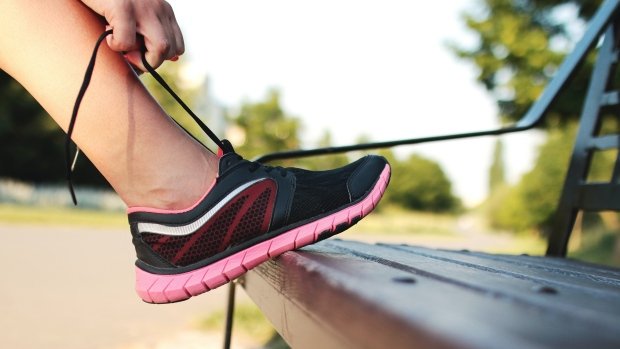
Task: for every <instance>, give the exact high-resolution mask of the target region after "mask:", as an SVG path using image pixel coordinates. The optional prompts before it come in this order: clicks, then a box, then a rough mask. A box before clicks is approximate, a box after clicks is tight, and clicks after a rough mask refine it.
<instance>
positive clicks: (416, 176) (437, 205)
mask: <svg viewBox="0 0 620 349" xmlns="http://www.w3.org/2000/svg"><path fill="white" fill-rule="evenodd" d="M385 155H388V157H387V158H388V160H391V163H392V178H391V180H390V182H391V184H390V187H391V190H388V191H387V196H386V198H385V199H386V201H387V202H391V203H393V204H396V205H399V206H402V207H404V208H407V209H412V210H419V211H431V212H449V211H455V210H456V209H458V208H460V201H459V200H458V199H457V198H456V197H455V196H454V195H453V194H452V184H451V183H450V180H449V179H448V177H447V176H446V175H445V173H444V172H443V170H442V169H441V167H440V166H439V164H438V163H436V162H434V161H432V160H430V159H426V158H424V157H422V156H420V155H417V154H413V155H411V156H410V157H409V158H407V159H406V160H404V161H397V160H396V159H395V158H394V157H393V156H390V154H385ZM389 158H391V159H389Z"/></svg>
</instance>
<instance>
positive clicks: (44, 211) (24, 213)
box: [0, 204, 127, 228]
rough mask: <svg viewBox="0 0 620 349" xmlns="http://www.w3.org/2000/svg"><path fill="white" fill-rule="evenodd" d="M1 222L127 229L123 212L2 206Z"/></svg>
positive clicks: (0, 212)
mask: <svg viewBox="0 0 620 349" xmlns="http://www.w3.org/2000/svg"><path fill="white" fill-rule="evenodd" d="M0 222H1V223H3V224H16V225H54V226H89V227H102V228H103V227H106V228H107V227H114V228H116V227H118V228H125V227H127V216H126V215H125V213H123V212H116V211H102V210H92V209H80V208H68V207H46V206H23V205H16V204H0Z"/></svg>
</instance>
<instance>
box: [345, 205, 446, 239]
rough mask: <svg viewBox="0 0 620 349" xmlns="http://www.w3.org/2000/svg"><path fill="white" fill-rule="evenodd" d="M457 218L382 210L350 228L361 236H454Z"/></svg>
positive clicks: (388, 208)
mask: <svg viewBox="0 0 620 349" xmlns="http://www.w3.org/2000/svg"><path fill="white" fill-rule="evenodd" d="M456 221H457V216H454V215H450V214H437V213H426V212H415V211H407V210H404V209H399V208H396V207H386V208H382V209H381V210H380V211H379V212H374V213H372V214H371V215H370V216H368V217H366V218H364V220H363V223H361V224H358V225H356V226H354V227H353V228H351V229H350V230H351V232H352V233H354V234H361V235H376V234H381V235H416V234H424V235H429V234H431V235H443V236H453V235H454V234H455V227H456Z"/></svg>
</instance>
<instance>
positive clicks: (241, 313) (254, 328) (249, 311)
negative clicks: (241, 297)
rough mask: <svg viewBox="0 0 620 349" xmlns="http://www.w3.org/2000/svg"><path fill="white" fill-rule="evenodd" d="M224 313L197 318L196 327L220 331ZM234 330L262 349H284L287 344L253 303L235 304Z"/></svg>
mask: <svg viewBox="0 0 620 349" xmlns="http://www.w3.org/2000/svg"><path fill="white" fill-rule="evenodd" d="M225 319H226V315H225V313H224V311H218V312H214V313H212V314H210V315H209V316H207V317H205V318H202V319H199V320H198V321H197V323H196V327H197V328H198V329H200V330H203V331H208V332H211V331H215V332H220V331H222V328H224V322H225ZM234 319H235V320H234V321H235V322H234V332H235V334H239V335H241V336H243V337H245V338H246V339H250V340H251V341H252V342H253V343H257V344H261V345H260V347H261V348H264V349H285V348H288V345H286V343H285V342H284V340H283V339H282V338H281V337H280V336H279V335H278V334H277V332H276V331H275V330H274V328H273V326H271V324H270V323H269V321H268V320H267V319H266V318H265V316H264V315H263V314H262V312H261V311H260V309H258V307H257V306H256V305H254V303H242V304H237V305H236V306H235V315H234Z"/></svg>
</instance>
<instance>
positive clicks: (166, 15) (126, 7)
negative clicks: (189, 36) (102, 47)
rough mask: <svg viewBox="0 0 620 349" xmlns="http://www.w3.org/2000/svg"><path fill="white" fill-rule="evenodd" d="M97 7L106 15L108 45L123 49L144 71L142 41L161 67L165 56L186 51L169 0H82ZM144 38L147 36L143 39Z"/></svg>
mask: <svg viewBox="0 0 620 349" xmlns="http://www.w3.org/2000/svg"><path fill="white" fill-rule="evenodd" d="M81 1H82V2H83V3H84V4H85V5H86V6H88V7H90V8H91V9H92V10H93V11H95V12H96V13H98V14H100V15H101V16H103V17H105V19H106V21H107V22H108V29H112V30H113V32H112V35H111V36H108V38H107V42H108V46H110V48H111V49H112V50H114V51H118V52H123V53H124V55H125V58H126V59H127V60H128V61H129V63H131V64H132V65H133V66H135V67H137V68H138V69H140V70H142V71H146V68H145V67H144V65H143V64H142V58H141V57H142V53H141V50H142V45H144V46H145V47H146V54H145V56H146V60H147V62H148V63H149V64H150V65H151V66H152V67H153V68H157V67H159V66H160V65H161V64H162V63H163V62H164V60H176V59H177V58H178V56H180V55H182V54H183V52H185V44H184V42H183V35H182V34H181V29H180V28H179V25H178V23H177V21H176V18H175V16H174V12H173V10H172V7H171V6H170V4H168V3H167V2H166V1H165V0H81ZM142 38H143V39H142Z"/></svg>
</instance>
